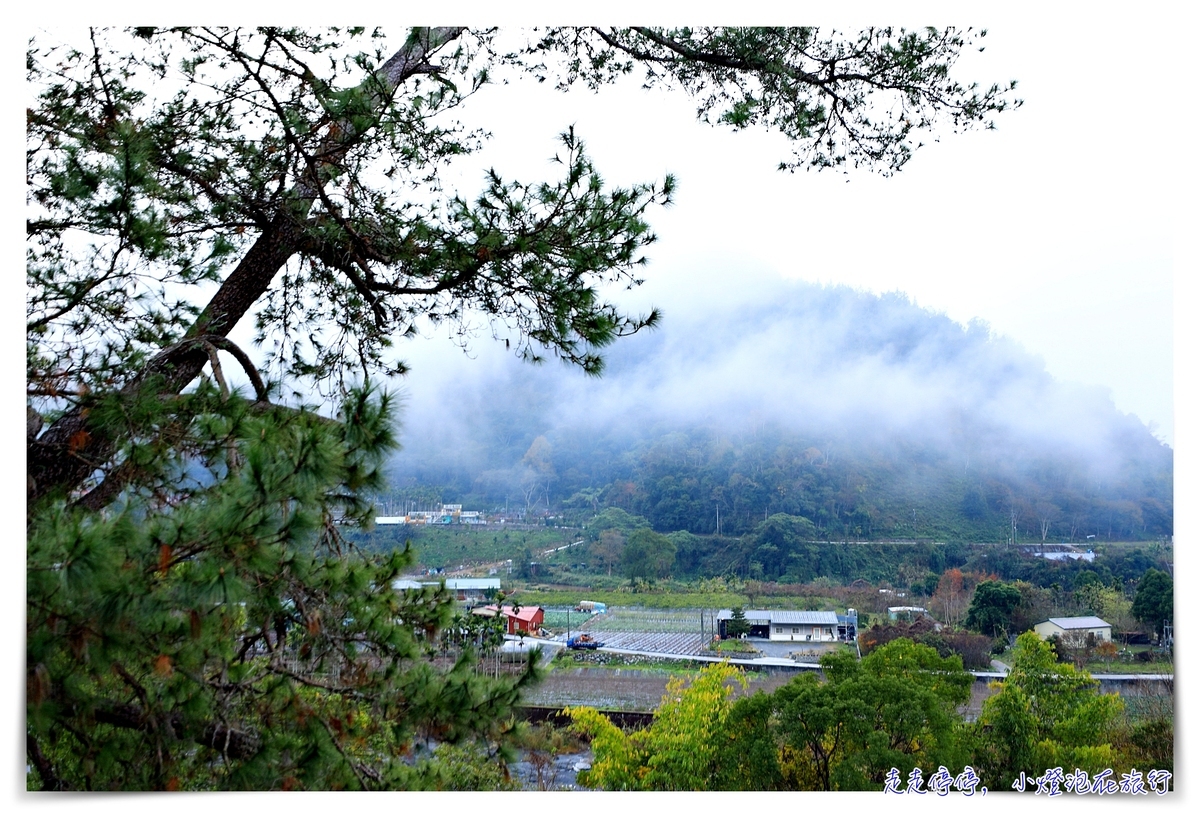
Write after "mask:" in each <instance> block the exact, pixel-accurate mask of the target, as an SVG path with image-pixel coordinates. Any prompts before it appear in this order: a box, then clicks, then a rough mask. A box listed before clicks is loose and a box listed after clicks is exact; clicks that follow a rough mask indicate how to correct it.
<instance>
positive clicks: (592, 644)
mask: <svg viewBox="0 0 1200 818" xmlns="http://www.w3.org/2000/svg"><path fill="white" fill-rule="evenodd" d="M567 647H568V648H570V649H571V650H595V649H596V648H602V647H604V643H603V642H597V641H596V640H595V639H593V638H592V637H591V636H589V635H588V634H586V633H581V634H579V635H578V636H572V637H571V638H570V639H568V640H567Z"/></svg>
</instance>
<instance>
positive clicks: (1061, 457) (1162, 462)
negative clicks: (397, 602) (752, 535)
mask: <svg viewBox="0 0 1200 818" xmlns="http://www.w3.org/2000/svg"><path fill="white" fill-rule="evenodd" d="M729 289H730V292H729V293H728V295H727V297H724V298H714V297H713V296H712V292H711V291H709V292H708V293H707V294H706V295H705V296H704V297H699V296H696V295H695V294H692V295H691V297H689V295H688V294H686V293H685V294H682V297H681V298H680V299H678V300H677V302H678V303H676V304H675V305H674V306H675V308H674V309H672V305H671V304H668V305H667V309H666V311H665V315H664V318H663V321H662V324H661V326H660V327H659V328H658V329H656V330H654V331H650V332H643V333H639V334H638V335H636V336H634V337H631V338H626V339H622V340H620V341H618V342H617V343H616V344H614V345H613V346H612V347H611V348H610V349H609V350H608V351H607V355H606V359H607V361H608V366H607V369H606V371H605V373H604V376H603V377H602V378H599V379H595V378H588V377H586V376H584V375H582V374H580V373H578V372H575V371H572V370H569V369H568V368H566V367H565V366H562V365H560V364H558V363H556V362H553V361H552V362H548V363H546V364H545V365H542V366H531V365H529V364H526V363H522V362H520V361H517V360H515V359H514V358H513V357H512V356H511V355H506V354H505V353H504V351H503V349H502V348H500V349H497V347H496V345H494V344H491V343H490V340H489V339H482V340H479V341H478V342H477V343H475V344H474V345H473V347H472V349H473V355H474V356H475V357H474V359H468V358H467V357H466V356H463V355H461V353H459V354H458V355H456V356H447V355H445V354H444V353H442V352H438V353H437V354H431V353H430V352H428V351H426V352H424V353H423V352H422V351H421V350H420V349H418V350H415V352H416V354H415V355H414V356H410V357H409V362H410V364H412V366H413V367H414V371H413V374H412V375H410V376H409V381H408V383H407V384H406V391H407V393H408V397H407V406H406V410H405V412H404V415H403V419H404V429H403V432H402V440H403V442H404V447H405V448H404V451H403V452H401V453H400V454H399V455H398V456H397V457H396V459H395V461H394V463H393V474H394V477H395V479H396V482H397V484H398V485H400V484H404V483H411V482H413V481H414V480H416V481H420V482H423V483H426V484H437V485H442V486H456V487H457V489H452V490H451V492H450V493H454V491H455V490H456V491H458V492H460V493H462V492H466V493H470V494H474V495H475V498H474V499H476V500H477V501H487V500H489V499H491V500H493V501H494V500H495V497H496V496H497V495H496V492H497V491H500V490H501V489H500V485H501V484H502V483H503V482H504V475H505V473H506V472H505V470H509V473H508V479H509V480H510V481H513V482H519V478H518V477H517V476H516V473H515V472H514V471H512V470H519V469H521V468H525V469H526V470H527V469H528V468H529V466H530V459H529V457H526V455H527V454H528V453H529V448H530V446H531V444H532V443H533V441H534V440H535V439H536V438H538V437H539V436H541V437H544V438H546V442H547V443H548V444H549V446H548V447H543V448H546V453H545V455H544V456H546V457H549V458H551V459H552V460H553V466H554V468H553V474H554V477H555V479H554V480H553V481H552V483H551V485H550V487H549V488H548V489H547V491H546V492H545V497H544V499H545V501H546V502H548V503H549V504H551V505H553V503H554V501H555V499H557V500H562V499H564V498H565V497H566V496H568V495H569V494H570V493H571V492H572V491H577V490H579V489H581V488H585V487H587V486H586V484H587V483H589V482H591V483H596V482H599V481H601V480H604V479H605V478H606V477H607V478H610V479H617V478H620V477H622V476H626V474H628V475H632V473H633V472H634V471H636V469H637V468H638V464H637V462H636V459H637V454H636V452H637V451H638V450H639V449H638V447H639V446H640V447H641V450H642V451H644V450H645V449H646V447H647V446H649V445H650V444H651V443H652V442H653V441H654V440H656V439H659V438H661V437H662V436H664V435H669V434H671V433H690V434H695V433H697V431H698V430H705V432H706V433H708V434H717V435H719V436H723V437H728V438H730V439H731V440H732V439H742V438H745V437H746V436H747V435H749V436H751V437H753V436H754V435H755V434H770V435H774V436H776V437H777V436H779V435H790V436H793V437H794V438H795V439H796V440H799V439H803V440H804V441H807V442H808V443H806V444H805V445H808V444H809V443H810V444H811V445H812V446H813V447H815V448H816V449H819V450H820V454H821V455H822V457H823V458H825V459H828V457H829V456H830V455H831V454H834V453H845V454H847V455H850V454H854V456H866V457H868V458H884V459H890V460H893V461H895V460H896V457H900V455H897V454H896V452H899V451H901V450H903V451H905V452H908V453H909V454H908V455H904V456H903V457H911V456H912V453H913V452H919V453H920V457H922V458H924V459H926V460H928V459H929V458H934V459H936V460H938V461H939V462H941V463H942V464H943V467H944V468H947V469H951V470H955V471H961V472H962V473H963V474H967V475H970V474H972V473H976V472H982V473H986V474H985V475H984V476H986V477H987V478H988V479H1003V478H1006V477H1008V478H1012V479H1022V478H1023V477H1027V476H1028V475H1029V474H1030V473H1031V472H1037V471H1039V470H1040V473H1044V472H1045V471H1046V469H1048V468H1049V469H1051V470H1058V471H1060V472H1063V473H1066V472H1069V473H1070V474H1071V475H1072V477H1071V480H1073V481H1074V482H1075V483H1077V484H1078V485H1076V486H1075V487H1074V490H1076V491H1083V490H1085V489H1086V488H1088V487H1089V486H1090V487H1091V488H1092V489H1095V488H1096V487H1098V486H1105V485H1115V484H1127V483H1129V482H1130V481H1133V482H1135V483H1145V481H1147V480H1149V481H1151V482H1153V483H1156V484H1157V485H1158V488H1157V489H1156V490H1154V491H1151V490H1149V489H1143V488H1137V489H1136V490H1132V491H1133V493H1134V494H1138V493H1143V494H1147V493H1148V494H1152V495H1156V496H1159V499H1160V501H1162V502H1165V503H1166V504H1168V508H1169V503H1170V497H1169V483H1170V472H1171V458H1172V452H1171V450H1170V448H1169V447H1167V446H1166V445H1164V444H1162V443H1161V442H1160V441H1158V440H1157V439H1156V438H1155V437H1154V436H1153V435H1152V434H1151V432H1150V430H1148V429H1147V428H1146V426H1145V425H1144V424H1143V423H1142V422H1141V421H1140V420H1138V419H1137V418H1136V417H1134V416H1132V415H1124V414H1122V413H1120V412H1118V411H1117V410H1116V408H1115V407H1114V405H1113V402H1112V400H1111V399H1110V398H1109V396H1108V394H1107V392H1106V391H1105V390H1102V389H1097V388H1094V387H1082V386H1078V385H1073V384H1068V383H1062V382H1059V381H1056V380H1055V379H1053V378H1051V377H1050V376H1049V375H1048V374H1047V373H1046V371H1045V367H1044V364H1043V362H1042V361H1041V359H1039V358H1037V357H1035V356H1032V355H1030V354H1028V353H1027V352H1025V351H1024V350H1023V349H1022V348H1021V347H1020V346H1018V345H1017V344H1015V343H1013V342H1011V341H1008V340H1006V339H1004V338H998V337H994V336H993V335H992V334H991V333H990V331H989V329H988V328H987V326H986V325H983V324H981V323H975V324H972V325H970V326H963V325H961V324H958V323H956V322H954V321H951V320H950V319H948V318H947V317H945V316H944V315H939V314H936V313H933V312H930V311H928V310H925V309H922V308H920V307H918V306H916V305H914V304H913V303H911V302H910V301H909V299H908V298H907V297H905V296H904V295H902V294H886V295H882V296H877V295H873V294H869V293H863V292H858V291H854V290H851V289H849V288H845V287H823V286H820V285H816V284H809V283H801V282H786V283H785V282H778V283H775V284H772V285H770V286H763V285H757V286H756V288H755V289H751V290H746V289H739V288H738V287H737V286H735V285H731V286H730V288H729ZM501 346H502V345H501ZM431 349H433V347H431ZM768 430H769V431H768ZM773 439H774V438H773ZM689 445H693V446H694V444H689ZM734 445H740V444H737V443H736V440H735V444H734ZM697 456H699V455H697ZM903 457H901V460H900V461H896V462H895V463H894V465H896V466H898V467H900V472H901V477H898V478H897V479H901V478H902V477H903V474H902V473H903V471H904V470H903V462H902V461H903ZM571 458H575V459H576V460H578V459H580V458H585V459H588V460H595V459H596V458H600V459H602V460H606V461H607V463H606V465H605V467H604V468H603V469H600V471H597V470H596V468H595V467H594V466H592V467H588V468H583V467H582V465H581V464H580V463H571V462H567V461H568V460H570V459H571ZM572 469H574V470H575V472H576V478H575V482H577V483H582V484H584V485H572V480H571V479H570V478H569V476H568V475H569V473H571V471H572ZM547 473H549V472H547ZM981 479H982V477H981ZM1064 479H1065V478H1064ZM1164 480H1165V481H1166V485H1167V487H1168V488H1167V497H1166V498H1165V499H1164V498H1162V496H1161V495H1162V494H1163V485H1162V484H1163V481H1164ZM489 484H490V486H491V487H490V488H489ZM593 487H594V488H601V487H602V486H600V485H595V486H593ZM1124 493H1126V494H1127V493H1128V492H1124ZM1028 499H1029V500H1030V501H1031V502H1032V501H1034V500H1036V499H1038V498H1036V497H1030V498H1028ZM1127 499H1137V498H1135V497H1130V498H1127ZM447 501H450V500H449V499H448V498H447ZM759 519H761V516H760V518H759Z"/></svg>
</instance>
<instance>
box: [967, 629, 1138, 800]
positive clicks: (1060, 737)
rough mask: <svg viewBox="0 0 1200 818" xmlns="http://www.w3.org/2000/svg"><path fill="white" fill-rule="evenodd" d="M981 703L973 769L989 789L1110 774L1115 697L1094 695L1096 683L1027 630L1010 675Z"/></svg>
mask: <svg viewBox="0 0 1200 818" xmlns="http://www.w3.org/2000/svg"><path fill="white" fill-rule="evenodd" d="M999 686H1000V692H999V693H997V694H995V695H994V696H991V697H990V698H988V699H987V700H986V701H985V702H984V704H983V712H982V714H981V715H980V717H979V721H978V722H977V723H976V725H975V731H974V736H975V741H976V744H975V747H974V750H973V761H972V763H973V766H974V767H975V770H976V772H978V773H979V775H980V777H981V778H982V779H983V781H984V783H985V784H986V786H988V787H989V788H1000V787H1003V788H1007V787H1008V786H1009V785H1010V784H1011V783H1012V782H1013V781H1014V780H1016V779H1017V777H1018V776H1019V774H1020V773H1021V772H1025V773H1026V774H1027V775H1028V774H1030V773H1036V774H1038V775H1040V774H1041V773H1042V772H1044V771H1045V770H1048V769H1052V768H1054V767H1062V768H1063V769H1064V770H1066V769H1074V768H1076V767H1078V768H1079V769H1082V770H1084V771H1086V772H1088V773H1090V774H1095V773H1098V772H1100V771H1102V770H1104V769H1105V768H1112V767H1113V765H1114V763H1115V760H1116V756H1115V752H1114V750H1113V747H1112V745H1111V743H1110V740H1111V732H1112V730H1113V728H1114V727H1115V725H1116V720H1117V718H1118V716H1120V714H1121V711H1122V703H1121V699H1120V697H1119V696H1118V695H1117V694H1115V693H1112V694H1107V695H1101V694H1100V693H1098V692H1097V688H1098V686H1099V685H1098V683H1097V682H1096V681H1095V680H1094V679H1093V678H1092V677H1091V676H1090V675H1089V674H1087V673H1085V672H1083V671H1077V670H1075V668H1074V667H1073V666H1072V665H1069V664H1061V663H1058V662H1057V661H1056V658H1055V656H1054V651H1053V649H1052V648H1051V647H1050V645H1049V644H1047V643H1046V642H1043V641H1042V640H1041V639H1039V638H1038V636H1037V635H1036V634H1034V633H1032V632H1027V633H1023V634H1021V635H1020V636H1019V637H1017V648H1016V652H1015V654H1014V656H1013V660H1012V670H1010V671H1009V674H1008V676H1007V678H1006V679H1005V680H1004V681H1003V682H1001V683H1000V685H999Z"/></svg>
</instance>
